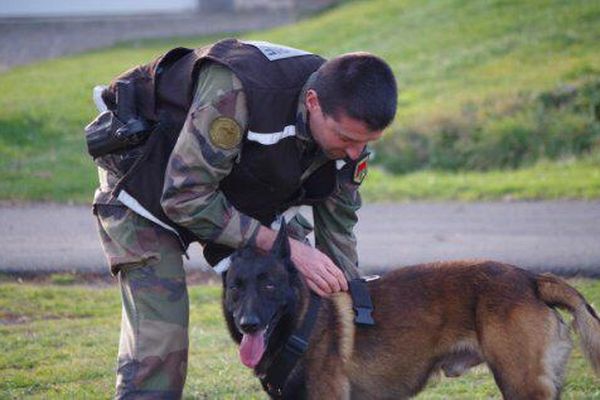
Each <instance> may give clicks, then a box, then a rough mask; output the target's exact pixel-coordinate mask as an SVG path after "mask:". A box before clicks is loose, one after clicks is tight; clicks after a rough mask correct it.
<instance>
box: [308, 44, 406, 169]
mask: <svg viewBox="0 0 600 400" xmlns="http://www.w3.org/2000/svg"><path fill="white" fill-rule="evenodd" d="M305 103H306V109H307V110H308V113H309V114H308V123H309V125H310V129H311V132H312V135H313V137H314V139H315V141H316V142H317V143H318V144H319V146H320V147H321V148H322V149H323V151H325V153H326V154H327V156H328V157H330V158H333V159H341V158H345V157H350V158H351V159H354V160H355V159H357V158H358V157H359V156H360V153H362V151H363V149H364V147H365V146H366V144H367V143H368V142H371V141H374V140H377V139H379V138H380V137H381V135H382V134H383V129H384V128H385V127H387V126H388V125H389V124H390V123H391V122H392V120H393V119H394V115H395V114H396V105H397V88H396V80H395V78H394V74H393V73H392V70H391V69H390V67H389V66H388V65H387V64H386V63H385V61H383V60H382V59H380V58H379V57H376V56H374V55H372V54H369V53H363V52H360V53H350V54H344V55H342V56H339V57H336V58H333V59H331V60H329V61H327V62H326V63H325V64H323V65H322V66H321V67H320V68H319V70H318V71H317V75H316V78H315V80H314V82H313V84H312V85H311V87H310V88H309V90H308V91H307V93H306V98H305Z"/></svg>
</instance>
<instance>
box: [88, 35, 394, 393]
mask: <svg viewBox="0 0 600 400" xmlns="http://www.w3.org/2000/svg"><path fill="white" fill-rule="evenodd" d="M173 54H174V55H173ZM140 71H141V72H140ZM140 71H137V72H136V71H134V72H135V73H134V74H133V76H143V79H142V81H143V82H145V83H147V82H153V84H154V85H155V88H154V89H153V92H151V93H156V100H155V102H156V103H157V108H158V109H159V111H160V110H162V111H164V110H169V109H170V110H175V111H172V112H171V113H170V114H171V118H172V119H175V120H177V114H178V112H179V113H180V114H181V115H183V116H184V117H182V125H183V126H182V127H181V129H179V127H178V126H177V123H175V124H174V126H177V132H176V134H175V135H174V136H173V137H174V139H173V143H174V146H173V148H172V151H170V149H168V150H165V147H166V148H168V147H169V146H168V145H164V144H160V143H161V142H160V140H165V141H168V140H169V139H168V138H169V135H165V134H163V135H162V136H161V137H162V138H163V139H160V138H158V137H159V135H153V136H151V137H150V139H148V142H147V143H146V145H145V146H146V149H147V150H146V153H148V154H149V155H148V156H146V157H142V158H143V160H142V161H140V162H138V163H137V164H136V167H134V168H132V171H133V172H132V171H128V172H127V173H124V174H123V176H118V175H119V174H118V173H117V174H113V173H111V172H108V171H107V170H106V169H103V168H100V170H99V171H100V172H99V173H100V188H99V189H98V191H97V193H96V198H95V211H96V214H97V216H98V221H99V231H100V236H101V240H102V244H103V247H104V251H105V253H106V255H107V258H108V261H109V264H110V267H111V270H112V272H113V273H114V274H115V275H118V277H119V282H120V286H121V292H122V299H123V313H122V325H121V341H120V346H119V358H118V371H117V397H118V398H125V397H127V398H130V397H131V398H134V397H138V396H139V397H143V398H146V397H144V396H147V397H148V398H179V397H180V396H181V393H182V389H183V385H184V382H185V377H186V365H187V350H188V332H187V328H188V313H189V309H188V307H189V305H188V297H187V289H186V284H185V274H184V270H183V266H182V258H181V255H182V252H183V251H184V250H185V247H186V245H187V243H188V242H189V241H191V240H198V241H200V242H201V243H202V244H203V246H204V254H205V257H206V259H207V261H208V262H209V263H210V264H211V265H213V266H214V265H219V267H222V266H223V265H226V263H227V256H228V255H229V254H230V253H231V252H232V251H233V250H234V249H236V248H239V247H241V246H256V247H258V248H261V249H264V250H268V249H270V247H271V245H272V243H273V241H274V239H275V236H276V231H275V230H274V229H272V228H271V227H272V226H275V225H276V224H277V223H278V222H279V220H280V216H281V215H286V216H287V221H288V227H289V231H290V232H291V234H292V237H294V238H296V240H292V241H291V251H292V259H293V260H294V262H295V265H296V266H297V268H298V270H299V271H300V272H301V273H302V274H303V275H304V277H305V278H306V280H307V283H308V285H309V287H310V288H311V289H312V290H313V291H315V292H316V293H317V294H319V295H321V296H325V295H327V294H330V293H334V292H337V291H340V290H347V288H348V286H347V279H349V278H354V277H357V276H358V272H357V269H356V268H357V263H358V261H357V254H356V240H355V236H354V234H353V228H354V225H355V223H356V220H357V218H356V211H357V210H358V208H359V207H360V204H361V201H360V196H359V194H358V191H357V188H358V186H359V185H360V183H361V181H362V179H363V178H364V175H365V174H366V163H367V157H368V153H367V152H366V150H365V149H366V145H367V143H369V142H371V141H374V140H377V139H379V138H380V137H381V135H382V131H383V129H384V128H385V127H386V126H388V125H389V124H390V123H391V121H392V120H393V117H394V114H395V111H396V96H397V95H396V83H395V80H394V77H393V74H392V71H391V70H390V68H389V66H388V65H387V64H386V63H385V62H384V61H382V60H381V59H379V58H377V57H375V56H373V55H370V54H367V53H352V54H346V55H343V56H340V57H336V58H334V59H332V60H330V61H328V62H325V60H323V59H322V58H320V57H318V56H316V55H313V54H310V53H307V52H304V51H301V50H297V49H291V48H288V47H283V46H277V45H273V44H270V43H266V42H240V41H237V40H232V39H229V40H224V41H221V42H218V43H216V44H214V45H212V46H208V47H206V48H203V49H199V50H196V51H194V52H186V51H185V50H182V49H176V50H174V51H172V52H171V53H169V54H167V55H165V56H164V57H163V58H162V59H161V60H159V61H158V62H157V63H155V64H151V66H150V67H148V68H146V67H142V69H141V70H140ZM148 71H150V72H148ZM164 71H165V72H164ZM130 74H131V73H130ZM159 74H160V76H159ZM154 75H156V76H154ZM148 76H149V77H150V78H148ZM136 79H137V78H136ZM187 92H189V93H191V94H193V96H192V97H191V100H190V101H189V103H186V101H185V93H187ZM148 97H149V96H139V94H138V95H136V101H138V102H142V103H143V102H145V101H148ZM105 100H108V102H109V103H110V102H111V101H110V96H105ZM113 101H114V98H113ZM153 104H154V103H153ZM182 104H183V106H181V105H182ZM174 105H177V107H179V108H174V107H175V106H174ZM144 108H145V106H144V105H139V106H138V111H139V109H144ZM148 109H150V110H152V108H148ZM181 109H183V110H185V113H181V112H180V111H181ZM178 110H179V111H178ZM143 113H144V112H142V114H143ZM147 114H148V115H150V114H152V113H151V112H147ZM163 116H164V113H163ZM173 116H175V117H173ZM150 119H152V118H151V117H150ZM158 119H164V118H163V117H160V118H158ZM172 126H173V125H172ZM153 140H154V141H153ZM157 141H158V142H157ZM157 143H158V144H157ZM165 143H166V142H165ZM163 153H166V155H164V154H163ZM161 154H163V155H161ZM161 157H162V158H161ZM161 159H164V160H165V161H164V164H161V161H160V160H161ZM156 160H158V161H156ZM144 163H145V164H144ZM140 165H141V166H140ZM157 165H158V166H159V167H157ZM163 165H164V166H163ZM135 168H137V169H135ZM153 168H154V169H153ZM152 171H155V172H152ZM156 171H158V172H156ZM163 179H164V184H163V185H162V186H160V190H159V191H158V192H157V191H156V190H153V189H151V188H150V189H149V185H150V186H152V184H154V183H155V182H160V183H162V182H163ZM154 186H156V185H154ZM155 192H156V193H155ZM132 194H133V195H132ZM142 199H144V200H142ZM156 204H159V206H158V207H157V206H156ZM140 205H141V207H140ZM153 205H154V208H155V210H150V211H151V212H149V211H148V209H152V207H153ZM300 205H309V206H312V211H313V215H314V231H315V244H316V247H314V248H313V247H311V246H310V245H309V244H308V243H307V240H306V236H307V235H308V234H309V233H310V231H312V230H313V227H312V226H311V223H310V221H309V220H307V219H306V218H305V217H304V216H303V215H302V214H299V213H290V212H289V211H286V210H294V209H295V208H294V207H297V206H300ZM163 212H164V213H163ZM151 221H154V222H151ZM190 238H191V239H190ZM182 241H183V245H184V246H182V245H181V243H182Z"/></svg>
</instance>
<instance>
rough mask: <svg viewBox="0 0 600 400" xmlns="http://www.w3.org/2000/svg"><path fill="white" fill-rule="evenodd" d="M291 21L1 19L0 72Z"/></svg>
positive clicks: (259, 16) (274, 15)
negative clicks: (117, 47) (133, 44)
mask: <svg viewBox="0 0 600 400" xmlns="http://www.w3.org/2000/svg"><path fill="white" fill-rule="evenodd" d="M294 20H295V15H293V13H290V12H283V11H282V12H245V13H241V12H240V13H185V14H162V15H160V14H156V15H133V16H106V17H104V16H94V17H62V18H61V17H53V18H0V72H1V71H4V70H7V69H9V68H11V67H14V66H17V65H22V64H28V63H31V62H33V61H37V60H42V59H47V58H54V57H59V56H64V55H69V54H75V53H80V52H82V51H86V50H91V49H97V48H102V47H107V46H112V45H114V44H116V43H119V42H123V41H127V40H135V39H147V38H152V39H154V38H161V37H163V38H164V37H169V38H172V37H178V36H191V35H196V36H200V35H212V34H216V33H223V32H245V31H249V30H261V29H266V28H270V27H274V26H279V25H283V24H288V23H291V22H293V21H294Z"/></svg>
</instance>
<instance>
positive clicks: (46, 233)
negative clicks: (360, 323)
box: [0, 201, 600, 277]
mask: <svg viewBox="0 0 600 400" xmlns="http://www.w3.org/2000/svg"><path fill="white" fill-rule="evenodd" d="M359 219H360V222H359V225H358V229H357V237H358V240H359V257H360V264H361V267H362V269H363V270H364V271H365V273H367V272H372V271H379V270H382V269H387V268H392V267H399V266H403V265H411V264H417V263H422V262H429V261H435V260H451V259H462V258H486V259H495V260H499V261H505V262H509V263H512V264H516V265H520V266H522V267H525V268H528V269H533V270H547V271H554V272H560V273H564V274H567V275H575V274H579V275H583V276H595V277H600V202H598V201H595V202H582V201H560V202H498V203H411V204H388V205H386V204H375V205H366V206H364V207H363V209H362V210H361V211H360V215H359ZM95 229H96V228H95V221H94V218H93V216H92V215H91V212H90V207H85V206H67V205H54V204H27V205H18V206H14V205H12V206H10V205H0V271H4V272H20V273H30V272H48V271H80V272H106V271H107V270H108V269H107V266H106V262H105V260H104V256H103V254H102V251H101V248H100V245H99V242H98V238H97V236H96V230H95ZM190 255H191V260H190V261H188V262H186V264H187V267H188V268H192V269H195V268H204V267H206V264H205V262H204V260H203V259H202V255H201V252H200V248H199V246H195V245H193V246H192V248H191V251H190Z"/></svg>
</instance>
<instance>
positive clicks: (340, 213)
mask: <svg viewBox="0 0 600 400" xmlns="http://www.w3.org/2000/svg"><path fill="white" fill-rule="evenodd" d="M307 85H308V84H307ZM305 91H306V88H305V90H303V91H302V94H301V99H300V101H299V103H298V115H299V118H298V121H297V123H296V139H297V140H298V141H299V145H300V146H302V148H303V149H304V151H306V152H309V153H310V154H314V156H315V157H323V154H322V153H321V152H320V151H319V150H318V147H317V145H316V143H315V142H314V140H313V139H312V137H311V136H310V133H309V132H308V130H307V128H306V118H307V113H306V110H305V108H304V101H303V98H304V95H305ZM222 117H225V118H229V119H233V120H235V122H236V123H237V124H238V125H239V126H240V127H241V130H242V131H243V132H245V131H246V130H247V125H248V110H247V106H246V96H245V93H244V91H243V88H242V84H241V82H240V81H239V79H238V78H237V77H236V76H235V75H234V74H233V73H232V72H231V71H230V70H228V69H227V68H225V67H223V66H220V65H218V64H214V63H209V64H206V65H205V66H204V67H203V68H202V69H201V71H200V73H199V76H198V86H197V89H196V94H195V96H194V100H193V103H192V106H191V108H190V110H189V112H188V116H187V118H186V122H185V125H184V127H183V129H182V131H181V133H180V135H179V138H178V141H177V144H176V145H175V148H174V149H173V152H172V154H171V157H170V160H169V164H168V166H167V170H166V172H165V185H164V189H163V196H162V200H161V204H162V206H163V209H164V211H165V213H166V214H167V216H168V217H169V218H170V219H171V220H173V222H175V223H177V224H179V225H181V226H183V227H185V228H187V229H189V230H190V231H191V232H192V233H194V234H195V235H196V236H197V237H199V238H201V239H203V240H207V241H212V242H215V243H220V244H224V245H227V246H230V247H233V248H238V247H240V246H243V245H245V244H247V243H248V242H250V241H251V240H252V239H253V237H254V235H255V234H256V233H257V231H258V228H259V226H260V222H259V221H257V220H256V219H253V218H251V217H249V216H247V215H245V214H243V213H241V212H240V211H238V210H237V209H236V208H235V207H233V205H232V204H231V203H230V202H229V201H228V199H227V198H226V196H225V195H224V194H223V193H222V192H220V191H219V189H218V187H219V182H220V181H221V180H222V179H223V178H225V177H226V176H227V175H228V174H229V173H230V171H231V169H232V167H233V165H234V163H235V162H236V161H239V160H240V157H243V141H241V142H240V143H239V144H237V145H236V146H231V147H230V148H228V149H227V150H225V149H223V148H222V147H216V146H215V145H214V144H213V142H212V140H211V138H210V128H211V125H212V123H213V121H215V120H216V119H217V118H222ZM99 174H100V188H99V189H98V190H97V193H96V199H95V203H96V204H115V202H117V200H115V199H111V198H110V196H109V194H108V193H109V192H110V189H111V188H112V187H113V186H114V184H115V181H116V179H115V178H114V177H112V176H111V174H110V173H108V172H106V171H104V170H100V172H99ZM360 205H361V200H360V195H359V193H358V191H357V185H355V184H354V183H353V182H352V181H351V180H349V179H346V180H344V179H338V183H337V187H336V188H335V190H334V192H333V193H332V195H330V196H329V197H328V198H327V199H326V200H325V201H323V202H321V203H319V204H317V205H315V206H313V218H314V227H313V226H311V224H310V222H309V221H308V220H307V219H306V218H303V217H302V216H300V215H298V216H296V217H295V218H294V220H292V221H290V223H289V226H290V230H291V231H292V234H294V236H296V237H305V236H306V235H307V234H308V233H310V231H312V230H313V228H314V234H315V245H316V247H317V248H318V249H319V250H321V251H323V252H324V253H325V254H327V255H328V256H329V257H331V258H332V260H333V261H334V262H335V263H336V265H338V266H339V267H340V268H342V269H343V270H344V271H345V272H346V275H347V276H348V278H353V277H356V276H357V270H356V267H357V262H358V260H357V252H356V238H355V235H354V232H353V229H354V226H355V224H356V222H357V216H356V211H357V210H358V209H359V207H360Z"/></svg>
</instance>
